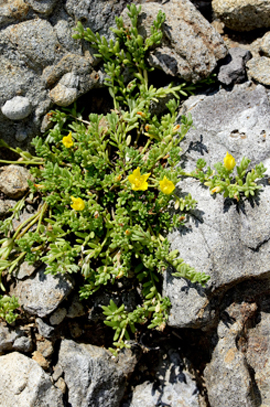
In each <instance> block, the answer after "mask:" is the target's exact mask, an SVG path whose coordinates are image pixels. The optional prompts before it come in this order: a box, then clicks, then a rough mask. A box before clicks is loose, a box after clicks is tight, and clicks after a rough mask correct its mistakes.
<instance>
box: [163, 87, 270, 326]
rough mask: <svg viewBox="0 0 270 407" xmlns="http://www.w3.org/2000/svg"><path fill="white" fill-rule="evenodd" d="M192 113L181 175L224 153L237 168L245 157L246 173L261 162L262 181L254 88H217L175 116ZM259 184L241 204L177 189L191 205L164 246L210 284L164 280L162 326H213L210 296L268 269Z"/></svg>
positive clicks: (268, 241)
mask: <svg viewBox="0 0 270 407" xmlns="http://www.w3.org/2000/svg"><path fill="white" fill-rule="evenodd" d="M191 100H192V101H193V103H192V102H191ZM191 109H192V117H193V122H194V126H195V129H193V130H190V131H189V132H188V133H187V136H186V139H185V141H183V142H182V143H181V147H182V148H183V150H184V152H185V153H184V154H183V158H186V159H188V160H185V162H186V170H187V172H190V171H192V170H194V169H195V166H196V161H197V160H198V159H199V158H204V159H205V160H206V162H207V165H210V166H211V167H213V164H214V163H216V162H222V161H223V158H224V157H225V155H226V152H227V151H229V153H230V154H232V155H233V156H234V157H235V159H236V162H237V164H239V163H240V159H241V158H242V157H243V156H245V157H248V158H249V159H251V167H254V166H255V165H256V164H258V163H259V162H263V164H264V166H265V167H266V168H267V174H268V175H267V176H266V178H267V177H269V174H270V159H269V156H270V132H269V115H270V105H269V100H268V95H267V91H266V90H265V89H264V88H263V87H262V86H261V85H258V86H256V87H254V88H252V87H248V86H247V85H246V84H244V85H235V87H234V90H233V91H232V92H229V93H228V92H226V91H225V90H221V91H219V92H217V93H215V94H214V95H211V96H205V97H204V98H203V99H202V98H190V100H188V101H187V102H185V103H184V107H183V109H182V113H186V112H188V111H189V110H191ZM261 183H262V186H263V188H262V189H261V190H260V192H259V193H258V195H257V196H256V197H255V198H254V199H252V200H248V199H245V198H244V199H243V200H242V201H240V202H239V203H238V204H237V203H236V202H235V201H234V200H230V199H226V200H224V198H223V196H221V195H219V194H218V195H216V196H215V195H211V194H210V192H209V190H208V189H206V187H205V186H204V185H202V184H201V183H200V182H199V181H198V180H195V179H186V180H184V181H181V182H180V183H179V185H178V187H179V188H181V190H180V192H179V193H185V192H187V191H188V192H190V193H191V195H192V197H193V198H194V199H196V201H197V202H198V204H197V207H196V209H195V210H193V211H191V212H190V214H189V215H188V216H187V217H186V223H185V225H184V226H182V227H180V228H179V230H177V231H174V232H173V233H172V234H171V235H170V236H169V239H170V241H171V247H172V250H175V249H178V250H179V252H180V255H181V258H183V259H184V261H185V262H186V263H188V264H190V265H191V266H192V267H194V268H195V269H196V270H197V271H198V272H202V271H203V272H205V273H206V274H207V275H209V276H210V280H209V281H208V283H207V286H206V287H205V288H202V287H200V286H197V285H196V284H192V283H190V282H186V281H184V280H183V279H177V278H174V277H170V279H168V278H167V279H166V280H165V282H164V291H163V295H164V296H168V297H169V298H170V300H171V302H172V308H171V314H170V317H169V325H172V326H176V327H185V326H186V327H192V326H193V327H197V328H198V326H205V325H207V324H208V323H212V322H213V318H214V316H215V312H214V311H211V308H212V305H211V298H212V296H213V295H215V294H218V295H222V293H224V292H225V291H226V290H227V289H228V287H230V286H232V285H235V284H237V283H238V282H239V281H243V280H245V279H247V278H251V277H254V276H263V275H264V274H265V273H267V272H268V271H269V250H270V209H269V208H270V207H269V202H270V187H269V184H268V182H267V179H264V180H262V182H261ZM168 273H170V272H168ZM171 278H172V280H171ZM208 300H209V301H210V303H208ZM186 303H187V304H189V306H188V307H186V306H185V304H186ZM180 304H182V305H180Z"/></svg>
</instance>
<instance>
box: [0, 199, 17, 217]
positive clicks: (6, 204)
mask: <svg viewBox="0 0 270 407" xmlns="http://www.w3.org/2000/svg"><path fill="white" fill-rule="evenodd" d="M15 204H16V201H12V200H10V199H7V200H2V199H0V216H1V217H2V216H5V215H7V214H8V213H10V212H9V210H10V209H12V208H13V207H14V205H15Z"/></svg>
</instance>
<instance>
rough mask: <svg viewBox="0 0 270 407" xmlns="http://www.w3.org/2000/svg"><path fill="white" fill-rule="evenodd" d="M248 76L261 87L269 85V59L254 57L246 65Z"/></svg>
mask: <svg viewBox="0 0 270 407" xmlns="http://www.w3.org/2000/svg"><path fill="white" fill-rule="evenodd" d="M247 69H248V76H249V77H251V78H253V79H255V81H257V82H259V83H261V84H262V85H266V86H269V85H270V58H267V57H256V58H252V59H251V60H250V61H248V63H247Z"/></svg>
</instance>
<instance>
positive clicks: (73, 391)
mask: <svg viewBox="0 0 270 407" xmlns="http://www.w3.org/2000/svg"><path fill="white" fill-rule="evenodd" d="M127 355H128V356H126V357H124V358H123V360H119V361H118V363H116V362H115V361H114V360H113V358H112V354H111V353H110V352H108V351H106V350H105V349H102V348H99V347H97V346H93V345H86V344H77V343H75V342H73V341H71V340H66V339H65V340H63V341H62V343H61V346H60V351H59V358H58V364H59V365H60V366H61V367H62V369H63V371H64V377H65V382H66V385H67V388H68V402H69V403H70V405H71V406H76V407H87V406H95V407H118V406H119V403H120V401H121V399H122V397H123V394H124V391H125V387H126V375H127V374H129V373H130V371H132V370H133V368H134V366H133V364H134V356H132V355H130V353H129V352H127ZM101 383H102V385H101Z"/></svg>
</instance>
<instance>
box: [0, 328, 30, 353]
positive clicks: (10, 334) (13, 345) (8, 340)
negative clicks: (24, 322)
mask: <svg viewBox="0 0 270 407" xmlns="http://www.w3.org/2000/svg"><path fill="white" fill-rule="evenodd" d="M31 348H32V341H31V338H29V336H27V335H26V333H25V332H24V331H22V330H20V329H19V328H18V329H15V330H14V329H12V328H11V327H9V326H6V325H4V324H3V323H0V353H6V352H8V351H11V350H13V351H21V352H29V351H30V350H31Z"/></svg>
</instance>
